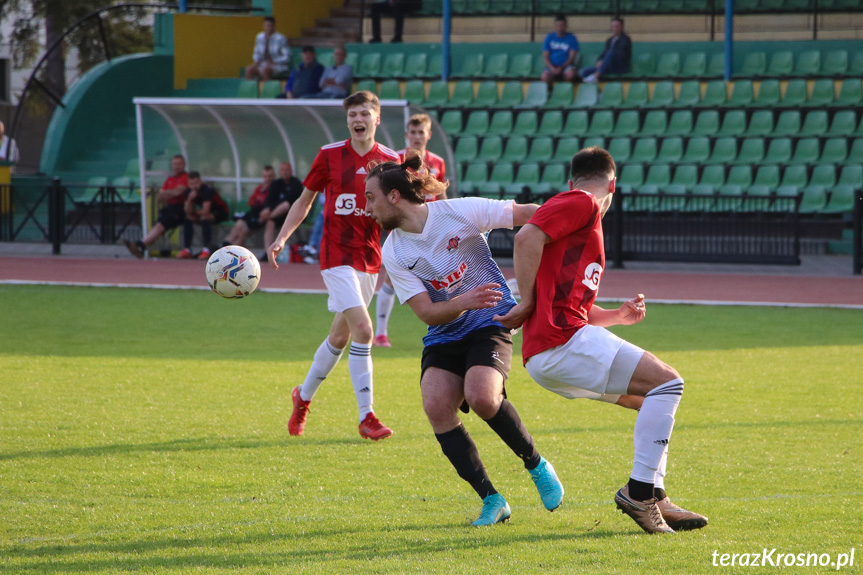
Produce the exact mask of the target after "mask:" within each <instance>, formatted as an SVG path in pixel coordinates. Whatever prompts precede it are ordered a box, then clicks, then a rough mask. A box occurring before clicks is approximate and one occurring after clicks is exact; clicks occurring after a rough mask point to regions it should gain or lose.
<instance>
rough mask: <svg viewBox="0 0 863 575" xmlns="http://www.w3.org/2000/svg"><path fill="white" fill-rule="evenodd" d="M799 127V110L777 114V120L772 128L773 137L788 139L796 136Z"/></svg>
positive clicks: (800, 123) (800, 122)
mask: <svg viewBox="0 0 863 575" xmlns="http://www.w3.org/2000/svg"><path fill="white" fill-rule="evenodd" d="M801 125H802V121H801V119H800V111H799V110H785V111H783V112H780V113H779V118H778V119H777V120H776V125H775V126H774V127H773V136H778V137H783V136H786V137H789V138H790V137H794V136H797V135H798V134H799V133H800V126H801Z"/></svg>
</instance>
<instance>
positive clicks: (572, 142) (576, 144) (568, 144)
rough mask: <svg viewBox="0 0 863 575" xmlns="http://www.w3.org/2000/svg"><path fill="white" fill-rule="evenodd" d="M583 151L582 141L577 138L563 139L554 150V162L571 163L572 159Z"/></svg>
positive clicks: (567, 137)
mask: <svg viewBox="0 0 863 575" xmlns="http://www.w3.org/2000/svg"><path fill="white" fill-rule="evenodd" d="M580 149H581V143H580V140H579V139H578V138H577V137H576V136H566V137H564V138H561V139H560V141H559V142H558V143H557V146H556V147H555V148H554V156H553V157H552V158H551V161H552V162H570V161H571V160H572V157H573V156H574V155H575V153H576V152H578V151H579V150H580Z"/></svg>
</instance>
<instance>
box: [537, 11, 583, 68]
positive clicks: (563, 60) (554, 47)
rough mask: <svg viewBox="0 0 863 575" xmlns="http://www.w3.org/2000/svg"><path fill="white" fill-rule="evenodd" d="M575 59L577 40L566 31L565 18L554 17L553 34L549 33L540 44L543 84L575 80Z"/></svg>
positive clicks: (560, 16)
mask: <svg viewBox="0 0 863 575" xmlns="http://www.w3.org/2000/svg"><path fill="white" fill-rule="evenodd" d="M577 58H578V40H577V39H576V38H575V36H574V35H573V34H571V33H569V32H567V31H566V16H564V15H563V14H558V15H557V16H555V17H554V32H551V33H549V34H548V36H546V37H545V41H544V42H543V43H542V59H543V61H544V62H545V70H543V72H542V80H543V82H548V83H549V84H550V83H552V82H554V81H555V80H566V81H567V82H572V81H573V80H575V76H576V73H577V69H576V66H577V64H578V60H577Z"/></svg>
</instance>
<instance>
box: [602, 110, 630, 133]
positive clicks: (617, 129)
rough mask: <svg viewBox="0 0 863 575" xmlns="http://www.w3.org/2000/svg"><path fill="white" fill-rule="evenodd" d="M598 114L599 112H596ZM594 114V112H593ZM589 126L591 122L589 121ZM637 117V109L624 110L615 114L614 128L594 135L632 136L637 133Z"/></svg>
mask: <svg viewBox="0 0 863 575" xmlns="http://www.w3.org/2000/svg"><path fill="white" fill-rule="evenodd" d="M597 113H598V114H600V113H601V112H597ZM594 116H595V114H594ZM591 127H593V126H592V123H591ZM638 128H639V119H638V111H637V110H624V111H622V112H620V113H619V114H618V115H617V121H616V122H615V124H614V130H613V131H612V132H611V133H610V134H608V133H606V134H595V135H614V136H634V135H636V134H638Z"/></svg>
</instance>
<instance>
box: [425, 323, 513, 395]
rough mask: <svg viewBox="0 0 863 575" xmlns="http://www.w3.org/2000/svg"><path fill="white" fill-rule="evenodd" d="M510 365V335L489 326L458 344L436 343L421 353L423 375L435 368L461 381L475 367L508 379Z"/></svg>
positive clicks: (507, 332) (472, 333)
mask: <svg viewBox="0 0 863 575" xmlns="http://www.w3.org/2000/svg"><path fill="white" fill-rule="evenodd" d="M511 364H512V335H511V334H510V331H509V330H508V329H507V328H505V327H498V326H494V325H493V326H489V327H484V328H482V329H478V330H476V331H474V332H471V333H470V334H468V335H467V337H465V338H463V339H461V340H460V341H454V342H450V343H439V344H437V345H430V346H427V347H426V348H425V349H423V358H422V372H421V373H420V380H422V374H424V373H425V371H426V370H427V369H428V368H430V367H437V368H439V369H443V370H445V371H448V372H450V373H454V374H456V375H459V376H461V377H464V376H465V374H466V373H467V370H469V369H470V368H472V367H473V366H475V365H484V366H487V367H493V368H495V369H496V370H498V371H499V372H500V374H501V375H502V376H503V380H504V382H505V381H506V378H507V377H508V376H509V368H510V365H511Z"/></svg>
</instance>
